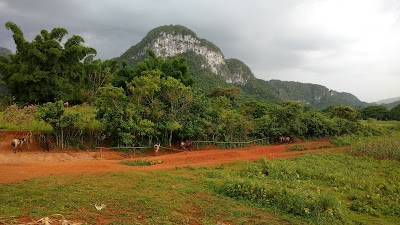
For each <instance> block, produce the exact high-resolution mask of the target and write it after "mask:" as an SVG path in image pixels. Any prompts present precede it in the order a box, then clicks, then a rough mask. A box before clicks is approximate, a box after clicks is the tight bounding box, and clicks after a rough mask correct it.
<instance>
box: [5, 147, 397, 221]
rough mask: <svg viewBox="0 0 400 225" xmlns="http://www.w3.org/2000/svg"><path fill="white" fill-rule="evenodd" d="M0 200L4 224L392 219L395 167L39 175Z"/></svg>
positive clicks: (321, 164)
mask: <svg viewBox="0 0 400 225" xmlns="http://www.w3.org/2000/svg"><path fill="white" fill-rule="evenodd" d="M0 199H1V204H0V215H1V216H0V222H1V221H2V220H3V221H7V222H8V223H9V224H12V223H14V222H15V223H16V222H17V221H16V220H15V219H14V218H21V217H23V218H33V219H40V218H43V217H45V216H50V217H51V216H52V215H53V214H62V215H63V216H64V217H65V219H67V220H69V221H73V222H83V223H84V224H99V223H103V224H218V223H219V224H304V223H310V224H398V221H399V220H400V204H399V202H400V166H399V162H397V161H384V160H375V159H372V158H367V157H362V158H360V157H354V156H349V155H347V154H345V153H325V154H316V155H305V156H302V157H300V158H295V159H286V160H273V161H267V160H265V159H260V160H258V161H256V162H236V163H231V164H224V165H219V166H210V167H192V166H187V167H176V168H175V169H170V170H163V171H153V172H144V171H130V172H118V173H107V174H101V175H90V176H89V175H87V176H86V175H85V176H83V175H82V176H52V177H47V178H37V179H32V180H28V181H24V182H20V183H13V184H1V185H0ZM96 203H97V204H105V205H106V207H105V208H104V209H102V210H101V211H98V210H97V209H96V208H95V207H94V204H96ZM54 217H55V216H54Z"/></svg>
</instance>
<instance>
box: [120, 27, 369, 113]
mask: <svg viewBox="0 0 400 225" xmlns="http://www.w3.org/2000/svg"><path fill="white" fill-rule="evenodd" d="M149 48H150V49H152V50H153V51H154V52H155V53H156V55H158V56H162V57H164V58H168V57H172V56H184V57H186V58H187V60H188V64H189V68H190V70H191V73H192V75H193V77H194V80H195V82H196V83H195V88H198V89H201V90H203V91H204V92H206V93H207V92H209V91H210V90H212V89H213V88H214V87H216V86H221V87H229V86H237V87H239V88H240V89H241V90H242V94H243V96H245V97H251V98H255V99H257V100H260V101H269V102H279V101H286V100H291V101H300V102H302V103H304V104H308V105H312V106H314V107H316V108H325V107H328V106H330V105H334V104H342V105H349V106H355V107H363V106H366V105H368V103H365V102H361V101H360V100H359V99H358V98H357V97H355V96H354V95H352V94H350V93H340V92H336V91H334V90H330V89H328V88H327V87H324V86H321V85H317V84H305V83H300V82H288V81H280V80H270V81H265V80H261V79H257V78H256V77H255V76H254V74H253V73H252V72H251V69H250V68H249V67H248V66H247V65H246V64H244V63H243V62H242V61H240V60H239V59H225V57H224V55H223V53H222V51H221V50H220V49H219V48H218V46H216V45H215V44H213V43H211V42H210V41H207V40H205V39H201V38H199V37H198V36H197V35H196V33H194V32H193V31H192V30H190V29H188V28H186V27H184V26H180V25H167V26H161V27H157V28H155V29H153V30H151V31H150V32H149V33H148V34H147V35H146V36H145V37H144V38H143V39H142V40H141V41H140V42H139V43H137V44H136V45H134V46H132V47H130V48H129V49H128V50H127V51H126V52H125V53H123V54H122V55H121V56H120V57H118V58H117V60H127V61H128V63H129V64H130V65H131V66H135V65H136V64H137V63H138V62H140V61H142V60H143V59H144V58H146V57H147V55H146V50H147V49H149Z"/></svg>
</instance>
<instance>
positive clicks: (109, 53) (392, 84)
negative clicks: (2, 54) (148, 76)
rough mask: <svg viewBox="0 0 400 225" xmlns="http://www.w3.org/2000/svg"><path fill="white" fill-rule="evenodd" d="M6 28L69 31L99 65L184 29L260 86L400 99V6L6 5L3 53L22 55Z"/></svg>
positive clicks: (313, 1) (217, 0) (262, 1)
mask: <svg viewBox="0 0 400 225" xmlns="http://www.w3.org/2000/svg"><path fill="white" fill-rule="evenodd" d="M7 21H12V22H14V23H16V24H17V25H18V26H19V27H20V28H21V30H22V31H23V33H24V35H25V39H26V40H29V41H31V40H33V38H34V37H35V36H36V35H38V34H39V33H40V31H41V30H43V29H45V30H48V31H51V29H53V28H56V27H62V28H66V29H67V30H68V32H69V35H79V36H81V37H83V38H84V40H85V45H87V46H89V47H93V48H95V49H96V50H97V53H98V54H97V58H100V59H110V58H114V57H118V56H120V55H121V54H122V53H124V52H125V51H126V50H127V49H128V48H129V47H131V46H133V45H135V44H137V43H138V42H139V41H141V39H142V38H144V37H145V36H146V34H147V33H148V32H149V31H150V30H151V29H153V28H156V27H158V26H162V25H170V24H173V25H176V24H179V25H183V26H186V27H187V28H189V29H191V30H192V31H194V32H195V33H196V34H197V36H198V37H200V38H203V39H207V40H208V41H211V42H212V43H214V44H216V45H217V46H218V47H219V48H220V49H221V50H222V52H223V54H224V56H225V58H237V59H240V60H241V61H243V62H244V63H246V65H248V66H249V67H250V69H251V70H252V72H253V73H254V75H255V76H256V77H257V78H259V79H263V80H271V79H278V80H284V81H297V82H303V83H314V84H320V85H323V86H326V87H327V88H329V89H333V90H336V91H339V92H348V93H352V94H354V95H355V96H356V97H358V98H359V99H360V100H362V101H366V102H374V101H379V100H382V99H387V98H393V97H400V63H399V61H400V0H114V1H98V0H97V1H96V0H0V47H5V48H8V49H10V50H12V51H13V52H15V44H14V40H13V39H12V32H11V31H9V30H7V29H6V28H5V26H4V24H5V23H6V22H7ZM67 38H68V36H67Z"/></svg>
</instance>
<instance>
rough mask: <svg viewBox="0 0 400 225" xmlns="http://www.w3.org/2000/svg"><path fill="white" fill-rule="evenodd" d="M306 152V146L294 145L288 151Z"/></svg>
mask: <svg viewBox="0 0 400 225" xmlns="http://www.w3.org/2000/svg"><path fill="white" fill-rule="evenodd" d="M305 150H308V148H307V147H306V146H304V145H293V146H292V147H290V148H289V149H288V150H287V151H289V152H291V151H305Z"/></svg>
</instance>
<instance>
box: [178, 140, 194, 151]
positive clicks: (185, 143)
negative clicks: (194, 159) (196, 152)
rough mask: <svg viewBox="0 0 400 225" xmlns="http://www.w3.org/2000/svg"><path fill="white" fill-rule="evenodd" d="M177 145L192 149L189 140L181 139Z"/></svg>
mask: <svg viewBox="0 0 400 225" xmlns="http://www.w3.org/2000/svg"><path fill="white" fill-rule="evenodd" d="M179 146H180V147H181V148H182V149H184V150H187V149H192V141H190V140H186V141H181V143H180V144H179Z"/></svg>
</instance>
